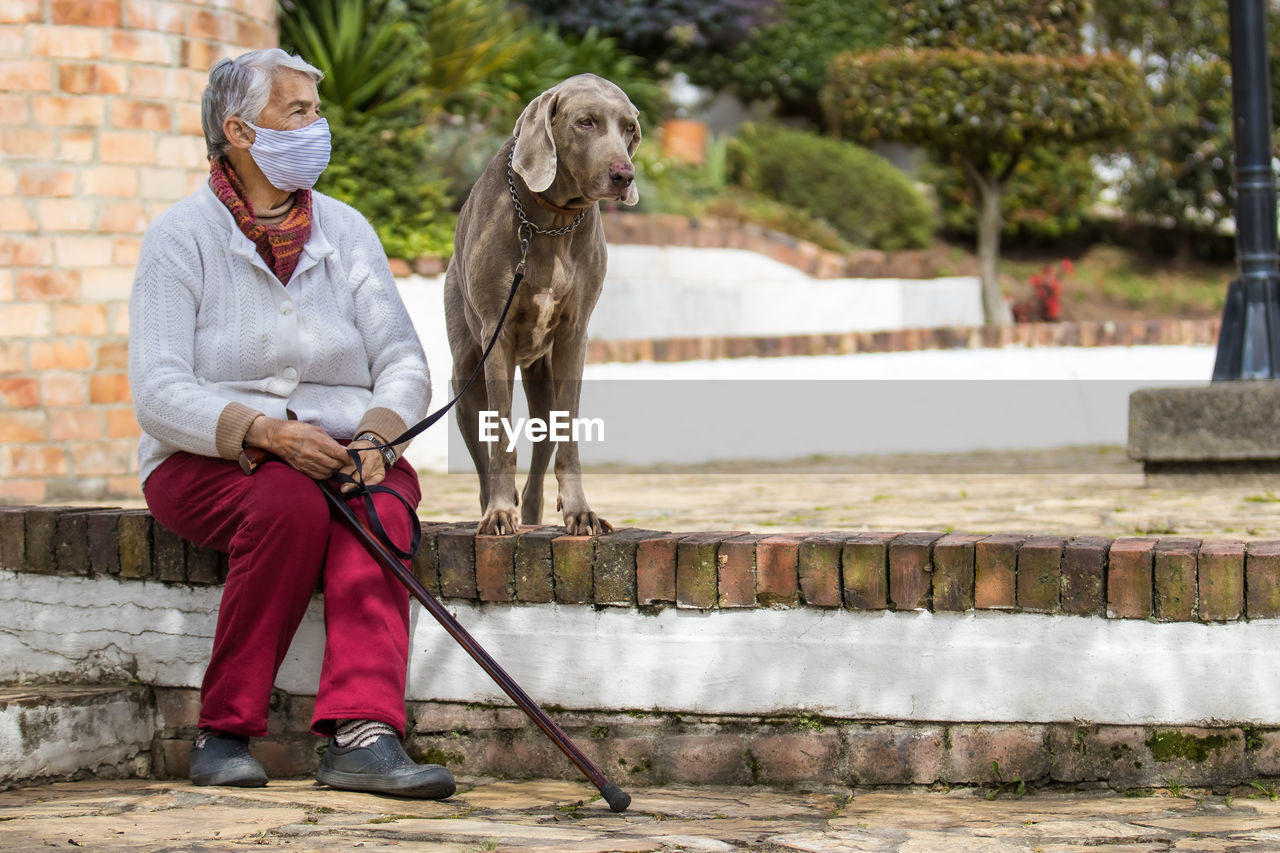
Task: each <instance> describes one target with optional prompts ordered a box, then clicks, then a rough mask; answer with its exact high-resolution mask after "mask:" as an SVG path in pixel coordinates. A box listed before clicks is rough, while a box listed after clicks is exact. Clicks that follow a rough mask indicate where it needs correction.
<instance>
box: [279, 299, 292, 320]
mask: <svg viewBox="0 0 1280 853" xmlns="http://www.w3.org/2000/svg"><path fill="white" fill-rule="evenodd" d="M280 313H281V314H283V315H284V316H286V317H288V316H289V315H290V314H292V313H293V303H292V302H286V303H285V304H283V305H281V306H280Z"/></svg>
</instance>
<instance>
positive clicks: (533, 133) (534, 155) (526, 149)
mask: <svg viewBox="0 0 1280 853" xmlns="http://www.w3.org/2000/svg"><path fill="white" fill-rule="evenodd" d="M558 88H559V87H558V86H556V87H552V88H550V89H548V90H547V91H545V92H543V93H542V94H541V95H539V96H538V97H536V98H534V99H533V100H532V101H530V102H529V106H527V107H525V108H524V112H522V113H521V114H520V118H518V119H516V128H515V130H514V131H513V133H514V134H515V137H516V150H515V156H514V158H513V159H512V163H511V165H512V168H513V169H515V172H516V174H517V175H519V176H520V177H522V178H524V182H525V183H526V184H528V185H529V189H531V190H533V191H534V192H536V193H540V192H542V191H543V190H545V189H546V188H547V187H549V186H551V182H552V181H554V180H555V179H556V141H555V138H554V137H553V136H552V135H551V119H553V118H554V117H555V114H556V105H557V104H558V102H559V100H560V93H559V92H558V91H557V89H558Z"/></svg>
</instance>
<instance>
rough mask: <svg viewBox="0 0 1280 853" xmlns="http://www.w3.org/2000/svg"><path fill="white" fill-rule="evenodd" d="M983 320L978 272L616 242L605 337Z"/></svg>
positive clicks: (601, 311) (594, 323) (601, 327)
mask: <svg viewBox="0 0 1280 853" xmlns="http://www.w3.org/2000/svg"><path fill="white" fill-rule="evenodd" d="M977 325H982V294H981V289H980V285H979V283H978V279H977V278H975V277H972V276H965V277H956V278H937V279H928V280H921V281H915V280H905V279H892V278H876V279H814V278H810V277H809V276H808V275H806V274H805V273H803V272H801V271H800V270H797V269H795V268H794V267H790V266H787V265H786V264H783V263H780V262H778V261H775V260H773V259H771V258H768V257H766V256H764V255H760V254H757V253H755V252H748V251H745V250H742V249H693V248H685V247H681V246H610V247H609V272H608V274H607V275H606V277H605V285H604V291H603V293H601V295H600V301H599V303H597V305H596V309H595V312H594V313H593V314H592V315H591V337H593V338H595V339H597V340H625V339H628V338H636V339H649V338H677V337H694V336H703V335H711V336H717V337H719V336H738V335H794V334H808V333H811V332H849V331H880V330H885V329H904V328H926V327H930V326H977Z"/></svg>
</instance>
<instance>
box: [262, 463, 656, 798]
mask: <svg viewBox="0 0 1280 853" xmlns="http://www.w3.org/2000/svg"><path fill="white" fill-rule="evenodd" d="M275 458H276V457H275V456H274V455H273V454H271V453H270V452H268V451H266V450H263V449H261V448H258V447H247V448H245V449H244V451H243V452H242V453H241V454H240V469H241V470H242V471H244V472H245V474H252V473H253V472H254V471H255V470H257V469H258V467H259V466H260V465H262V463H264V462H266V461H267V460H269V459H275ZM316 483H317V484H318V485H319V486H320V491H321V492H323V493H324V496H325V498H326V499H327V500H328V501H329V505H330V506H331V507H332V508H333V510H334V511H335V512H337V513H338V516H339V517H340V518H341V519H342V520H343V522H345V523H346V525H347V526H348V527H349V528H351V532H352V533H354V534H355V536H356V538H357V539H359V540H360V544H361V545H363V546H364V547H365V550H367V551H368V552H369V553H370V554H371V555H372V556H373V558H374V559H375V560H377V561H378V564H379V565H381V566H382V568H383V569H385V570H386V571H388V572H391V574H393V575H395V577H396V579H397V580H399V581H400V583H402V584H403V585H404V586H405V588H407V589H408V590H409V592H410V593H411V594H412V595H413V597H414V598H416V599H418V601H419V602H421V603H422V606H423V607H425V608H426V609H427V611H428V612H429V613H430V614H431V615H432V616H434V617H435V619H436V621H437V622H439V623H440V625H441V627H443V628H444V629H445V631H447V632H448V633H449V636H451V637H453V639H455V640H457V641H458V645H460V646H462V648H463V649H464V650H466V652H467V654H469V655H471V657H472V659H473V660H475V662H476V663H478V664H480V668H481V669H483V670H484V671H485V672H487V673H488V674H489V677H490V678H492V679H493V680H494V681H495V682H497V684H498V686H499V687H501V688H502V691H503V692H504V693H506V694H507V695H508V696H510V697H511V700H512V701H513V702H515V703H516V704H517V705H519V706H520V710H522V711H524V712H525V713H526V714H528V715H529V718H530V719H532V720H533V721H534V723H536V724H537V726H538V728H540V729H542V733H543V734H545V735H546V736H547V737H549V738H551V740H552V742H554V743H555V745H556V746H558V747H560V751H561V752H563V753H564V754H565V755H567V756H568V757H569V760H570V761H572V762H573V763H574V764H575V765H577V767H578V769H579V770H581V771H582V773H583V775H584V776H586V777H587V778H588V779H590V780H591V784H593V785H595V786H596V788H598V789H599V790H600V795H601V796H602V797H604V799H605V802H607V803H608V804H609V808H610V809H612V810H613V811H615V812H621V811H626V808H627V806H629V805H631V795H630V794H628V793H626V792H625V791H623V790H622V789H621V788H619V787H618V786H617V785H615V784H613V783H612V782H610V781H609V780H608V778H606V777H605V775H604V773H603V772H602V771H601V770H600V768H599V767H597V766H596V765H595V763H594V762H592V761H591V759H590V758H587V756H586V755H584V754H583V753H582V750H580V749H578V746H577V744H575V743H574V742H573V741H572V740H570V739H569V736H568V735H567V734H565V733H564V731H563V730H562V729H561V728H560V727H559V726H557V725H556V724H555V722H554V721H553V720H552V719H551V718H550V717H548V716H547V712H546V711H543V710H542V709H541V708H540V707H538V703H536V702H534V701H533V700H532V699H531V698H529V695H528V694H527V693H525V692H524V690H523V689H521V687H520V685H519V684H517V683H516V682H515V681H514V680H513V679H512V678H511V676H510V675H508V674H507V673H506V671H505V670H504V669H503V668H502V667H500V666H498V662H497V661H495V660H494V659H493V658H492V657H491V656H490V655H489V653H488V652H486V651H485V650H484V647H483V646H481V645H480V644H479V643H478V642H476V639H475V638H474V637H472V636H471V634H469V633H468V632H467V629H466V628H463V627H462V625H461V624H460V623H459V622H458V620H457V619H455V618H454V617H453V614H452V613H450V612H449V611H448V610H447V609H445V606H444V605H443V604H441V603H440V602H439V601H437V600H436V597H435V596H433V595H432V594H431V593H430V592H429V591H428V590H427V588H426V587H425V586H423V585H422V582H421V581H419V580H418V579H417V578H416V577H414V576H413V573H412V572H410V571H409V570H408V569H406V568H405V566H404V563H402V562H401V561H400V560H399V559H397V558H396V557H395V556H393V555H392V554H391V552H390V551H388V550H387V548H386V546H385V545H383V543H382V542H381V541H379V539H378V537H377V536H375V535H374V533H373V531H371V530H370V529H369V527H368V525H366V524H365V523H364V522H363V521H362V520H361V519H360V517H359V516H357V515H356V514H355V512H354V511H353V510H352V509H351V507H350V506H349V505H348V504H347V502H346V500H345V499H344V498H343V497H342V496H341V495H340V494H339V493H338V489H337V487H336V486H335V485H334V484H333V483H332V482H331V481H329V480H317V481H316Z"/></svg>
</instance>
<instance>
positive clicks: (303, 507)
mask: <svg viewBox="0 0 1280 853" xmlns="http://www.w3.org/2000/svg"><path fill="white" fill-rule="evenodd" d="M253 479H254V483H253V486H254V488H253V489H252V490H251V491H250V494H249V497H248V501H247V504H248V505H247V506H246V515H247V517H248V518H249V519H250V520H258V521H264V522H269V523H271V525H272V526H273V527H277V528H278V527H279V526H284V527H288V528H291V529H296V530H298V531H300V532H302V533H310V534H311V535H315V532H316V529H317V527H318V526H320V525H327V524H328V522H329V505H328V503H327V502H326V501H325V498H324V495H323V494H321V493H320V488H319V486H318V485H317V484H316V482H315V481H314V480H312V479H311V478H310V477H308V476H307V475H306V474H303V473H302V472H301V471H297V470H295V469H293V468H290V467H289V466H287V465H283V464H270V465H264V466H263V467H262V468H260V469H259V470H258V471H257V472H256V473H255V474H254V475H253Z"/></svg>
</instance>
